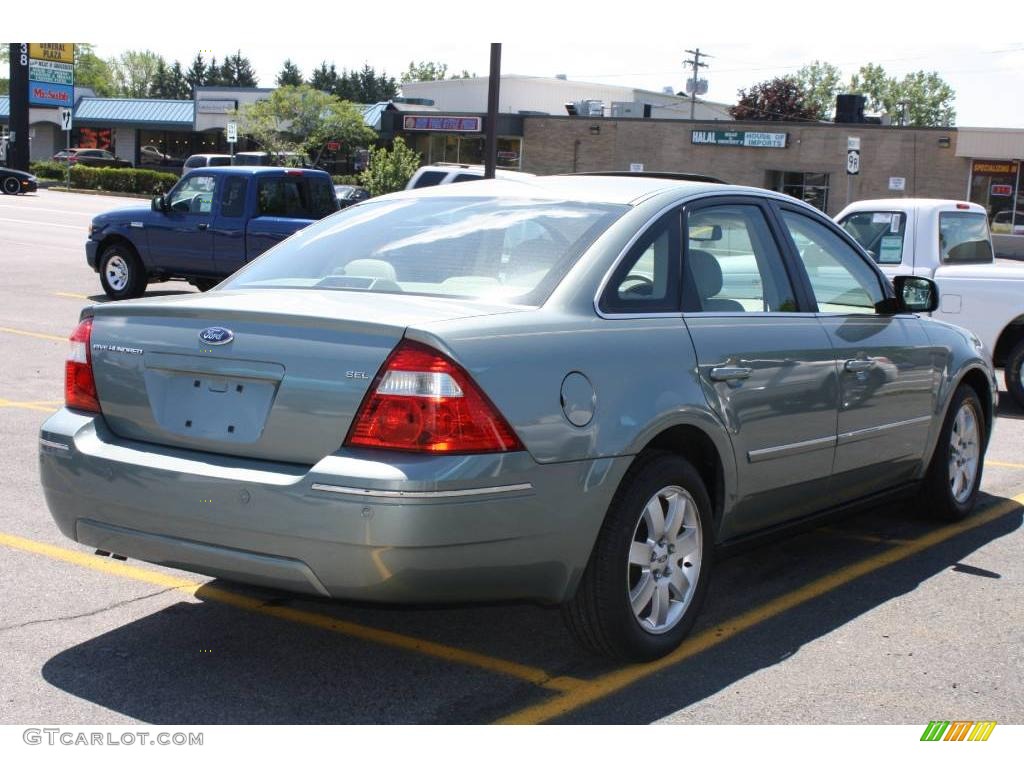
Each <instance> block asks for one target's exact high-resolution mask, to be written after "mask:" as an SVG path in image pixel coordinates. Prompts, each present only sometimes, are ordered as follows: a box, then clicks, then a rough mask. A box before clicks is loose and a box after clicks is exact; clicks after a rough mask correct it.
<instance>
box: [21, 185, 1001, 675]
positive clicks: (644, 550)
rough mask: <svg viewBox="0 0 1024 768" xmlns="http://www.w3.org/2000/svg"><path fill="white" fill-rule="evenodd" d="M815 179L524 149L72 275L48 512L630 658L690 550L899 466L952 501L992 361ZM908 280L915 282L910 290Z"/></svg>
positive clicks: (903, 481)
mask: <svg viewBox="0 0 1024 768" xmlns="http://www.w3.org/2000/svg"><path fill="white" fill-rule="evenodd" d="M894 282H895V284H893V283H890V282H889V281H888V280H887V279H886V278H885V276H884V275H883V274H882V273H881V272H880V271H879V269H878V267H877V266H876V265H875V264H874V263H873V262H872V261H871V259H870V258H869V257H868V256H867V254H866V253H865V252H864V251H863V250H861V248H860V247H859V246H858V245H857V244H856V243H855V242H854V241H853V240H852V239H851V238H850V237H849V236H848V235H847V234H846V233H845V232H843V230H841V229H840V228H839V227H837V226H836V225H835V224H833V223H832V222H831V221H829V220H828V219H827V218H825V217H824V216H823V215H821V214H820V213H819V212H818V211H816V210H814V209H812V208H810V207H809V206H807V205H804V204H803V203H801V202H798V201H796V200H793V199H791V198H789V197H785V196H782V195H778V194H775V193H772V192H767V191H764V190H757V189H748V188H742V187H734V186H727V185H722V184H713V183H698V182H692V181H680V180H675V179H666V178H655V177H644V176H639V175H638V176H635V177H614V176H553V177H537V178H532V179H529V180H527V181H515V182H513V181H502V180H496V181H494V180H492V181H478V182H473V183H471V184H451V185H443V186H437V187H432V188H429V189H424V190H414V191H407V192H399V193H396V194H393V195H388V196H385V197H380V198H376V199H373V200H370V201H367V202H363V203H360V204H358V205H355V206H352V207H351V208H348V209H346V210H344V211H341V212H339V213H336V214H334V215H332V216H329V217H327V218H325V219H323V220H321V221H319V222H317V223H314V224H312V225H311V226H309V227H308V228H306V229H302V230H301V231H299V232H297V233H296V234H294V235H293V236H292V237H290V238H289V239H288V240H286V241H285V242H283V243H280V244H278V245H277V246H275V247H274V248H273V249H271V250H270V251H268V252H267V253H266V254H264V255H263V256H261V257H260V258H259V259H257V260H256V261H254V262H253V263H252V264H250V265H248V266H246V267H245V268H244V269H242V270H241V271H239V272H238V273H236V274H235V275H233V276H232V277H230V278H229V279H228V280H227V281H225V282H224V283H223V284H222V285H221V286H219V287H218V288H217V289H215V290H213V291H210V292H209V293H207V294H204V295H198V294H194V295H182V296H174V297H161V298H153V299H141V300H133V301H125V302H118V303H113V304H104V305H98V306H93V307H89V308H87V309H86V310H85V311H84V312H83V314H82V318H81V323H80V324H79V325H78V327H77V328H76V329H75V330H74V332H73V334H72V335H71V345H70V352H69V355H68V359H67V365H66V405H65V407H64V408H62V409H61V410H60V411H58V412H57V413H56V414H54V415H53V416H52V417H50V419H49V420H48V421H47V422H46V423H45V424H44V425H43V427H42V433H41V436H40V437H41V439H40V464H41V476H42V483H43V486H44V488H45V492H46V499H47V502H48V504H49V507H50V510H51V512H52V514H53V517H54V518H55V520H56V522H57V524H58V525H59V526H60V529H61V531H63V532H64V534H65V535H67V536H69V537H70V538H72V539H74V540H76V541H78V542H81V543H82V544H85V545H88V546H89V547H94V548H96V549H98V550H101V551H102V552H103V553H116V554H119V555H124V556H130V557H134V558H138V559H140V560H144V561H149V562H152V563H159V564H162V565H167V566H172V567H175V568H183V569H186V570H190V571H195V572H199V573H203V574H208V575H212V576H217V577H221V578H225V579H232V580H237V581H242V582H249V583H252V584H258V585H264V586H269V587H274V588H279V589H285V590H292V591H295V592H306V593H311V594H315V595H322V596H328V597H336V598H345V599H354V600H366V601H385V602H402V603H410V602H434V601H443V602H451V601H484V600H486V601H492V600H504V599H530V600H535V601H539V602H543V603H560V604H562V605H563V606H564V615H565V618H566V620H567V624H568V626H569V628H570V630H571V631H572V632H573V633H574V634H575V636H576V637H577V638H578V639H579V640H580V641H581V642H582V643H583V644H584V645H585V646H587V647H589V648H590V649H592V650H594V651H597V652H600V653H604V654H608V655H612V656H615V657H618V658H628V659H651V658H654V657H657V656H659V655H663V654H665V653H667V652H669V651H671V650H672V649H673V648H674V647H676V646H677V645H678V644H679V642H680V641H681V639H682V638H683V636H684V635H685V634H686V632H687V631H688V630H689V629H690V627H691V626H692V624H693V622H694V619H695V617H696V614H697V612H698V611H699V609H700V605H701V602H702V599H703V597H704V594H705V593H706V591H707V588H708V582H709V579H710V577H711V572H712V565H713V561H714V558H715V556H716V554H720V553H721V552H723V551H724V550H726V549H728V548H729V547H730V546H732V545H736V544H739V543H741V542H745V541H747V540H750V539H752V538H754V537H760V536H764V535H765V534H769V533H775V532H778V531H781V530H783V529H787V528H791V527H793V526H795V525H797V524H806V523H807V522H808V521H809V520H813V519H817V518H819V517H821V516H822V515H824V514H826V513H832V512H836V511H838V510H844V509H848V508H850V507H851V506H854V505H861V504H864V503H874V502H877V501H879V500H882V499H884V498H887V497H888V496H889V495H892V494H897V493H905V492H908V491H910V492H914V493H916V494H917V498H918V499H919V501H920V506H921V509H922V511H924V512H926V513H928V514H930V515H933V516H935V517H937V518H941V519H955V518H959V517H962V516H964V515H966V514H968V513H969V512H970V511H971V508H972V507H973V505H974V503H975V498H976V495H977V493H978V486H979V483H980V481H981V473H982V462H983V458H984V453H985V447H986V444H987V441H988V437H989V433H990V430H991V426H992V418H993V410H994V398H995V393H996V391H997V390H996V387H995V384H994V379H993V372H992V368H991V364H990V362H989V360H988V358H987V356H986V354H985V353H984V352H983V350H982V347H981V344H980V342H979V341H978V340H977V338H976V337H974V336H973V335H972V334H970V333H969V332H967V331H964V330H961V329H959V328H956V327H954V326H951V325H946V324H944V323H940V322H936V321H932V320H929V319H927V318H926V317H922V316H921V314H926V313H928V312H929V311H931V310H933V309H934V308H935V307H936V304H937V301H938V296H937V292H936V290H935V286H934V283H932V282H931V281H930V280H929V279H927V278H922V277H914V276H907V275H904V276H901V277H897V278H896V279H895V281H894ZM919 313H920V314H919Z"/></svg>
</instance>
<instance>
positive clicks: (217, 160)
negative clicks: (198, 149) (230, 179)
mask: <svg viewBox="0 0 1024 768" xmlns="http://www.w3.org/2000/svg"><path fill="white" fill-rule="evenodd" d="M210 165H231V158H230V157H211V158H210Z"/></svg>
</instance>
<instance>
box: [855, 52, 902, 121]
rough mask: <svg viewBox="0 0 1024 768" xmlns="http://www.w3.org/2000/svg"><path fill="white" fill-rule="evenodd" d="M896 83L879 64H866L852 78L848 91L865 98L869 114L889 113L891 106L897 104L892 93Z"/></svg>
mask: <svg viewBox="0 0 1024 768" xmlns="http://www.w3.org/2000/svg"><path fill="white" fill-rule="evenodd" d="M894 82H895V81H894V80H893V79H892V78H891V77H889V76H888V75H887V74H886V73H885V68H884V67H882V66H881V65H879V64H871V63H870V62H869V63H867V64H865V65H864V66H863V67H861V68H860V69H859V70H857V72H856V74H854V76H853V77H852V78H850V86H849V88H848V89H847V90H849V92H850V93H860V94H863V95H864V96H865V104H864V106H865V108H866V109H867V111H868V112H888V111H890V106H888V105H892V104H894V103H895V100H896V99H895V94H894V93H893V92H892V90H893V83H894Z"/></svg>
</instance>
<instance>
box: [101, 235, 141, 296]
mask: <svg viewBox="0 0 1024 768" xmlns="http://www.w3.org/2000/svg"><path fill="white" fill-rule="evenodd" d="M146 282H147V281H146V270H145V268H144V267H143V266H142V259H140V258H139V255H138V254H137V253H136V252H135V249H134V248H132V247H131V246H129V245H125V244H123V243H114V244H113V245H108V246H107V247H106V248H104V249H103V253H102V254H101V255H100V285H102V286H103V292H104V293H106V294H107V296H109V297H110V298H112V299H115V300H121V299H134V298H136V297H137V296H141V295H142V294H143V293H144V292H145V291H146Z"/></svg>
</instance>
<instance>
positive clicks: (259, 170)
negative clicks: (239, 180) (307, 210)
mask: <svg viewBox="0 0 1024 768" xmlns="http://www.w3.org/2000/svg"><path fill="white" fill-rule="evenodd" d="M196 171H199V172H201V173H203V174H212V175H214V176H220V175H223V174H226V173H245V174H250V175H253V176H257V175H269V174H277V173H281V172H282V171H292V172H296V171H298V172H300V173H301V174H307V173H310V174H317V175H319V176H327V178H330V175H329V174H328V173H327V171H321V170H319V169H316V168H287V167H285V166H282V165H213V166H208V167H206V168H195V169H193V170H192V171H189V172H190V173H195V172H196Z"/></svg>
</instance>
